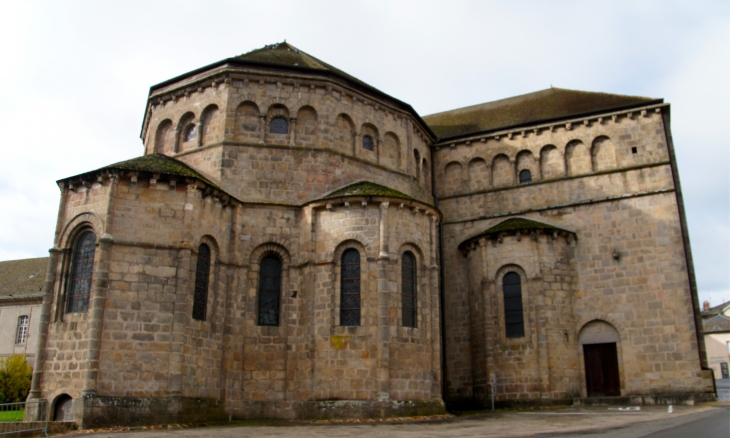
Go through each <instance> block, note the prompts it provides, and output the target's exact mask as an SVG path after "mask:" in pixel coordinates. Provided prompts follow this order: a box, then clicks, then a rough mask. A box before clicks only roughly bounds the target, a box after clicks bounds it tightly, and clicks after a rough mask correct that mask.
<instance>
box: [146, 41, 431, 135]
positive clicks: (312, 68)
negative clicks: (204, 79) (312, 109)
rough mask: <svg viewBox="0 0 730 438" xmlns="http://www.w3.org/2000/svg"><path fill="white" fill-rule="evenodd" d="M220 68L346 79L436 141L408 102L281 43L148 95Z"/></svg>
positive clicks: (167, 83)
mask: <svg viewBox="0 0 730 438" xmlns="http://www.w3.org/2000/svg"><path fill="white" fill-rule="evenodd" d="M220 67H232V68H236V67H244V68H254V69H264V70H268V69H279V70H281V69H285V70H290V71H294V72H297V73H309V74H311V73H314V74H316V75H319V76H324V77H329V78H339V79H344V80H346V81H347V82H349V83H350V85H351V86H354V87H353V88H356V89H359V90H360V91H365V92H368V93H373V94H375V95H379V96H380V97H383V98H385V99H387V100H388V101H390V102H391V103H392V104H394V106H395V107H397V108H400V109H401V110H404V111H406V112H409V113H410V114H411V115H412V116H413V117H414V118H415V120H416V121H417V122H418V124H419V125H420V126H421V127H422V128H423V130H424V131H425V132H426V133H427V134H428V135H429V136H431V137H435V135H434V134H433V132H432V131H431V129H430V128H429V126H428V125H427V124H426V122H424V121H423V119H422V118H421V116H420V115H419V114H418V113H417V112H416V111H415V110H414V109H413V107H412V106H410V105H409V104H407V103H406V102H403V101H401V100H399V99H396V98H395V97H393V96H390V95H388V94H386V93H384V92H382V91H380V90H378V89H377V88H375V87H373V86H372V85H369V84H368V83H366V82H363V81H361V80H360V79H358V78H356V77H354V76H352V75H350V74H348V73H345V72H344V71H342V70H340V69H338V68H336V67H333V66H332V65H330V64H327V63H326V62H324V61H322V60H320V59H318V58H315V57H314V56H312V55H310V54H308V53H306V52H304V51H302V50H300V49H298V48H296V47H294V46H292V45H291V44H289V43H287V42H286V41H284V42H282V43H274V44H269V45H267V46H264V47H262V48H260V49H255V50H252V51H250V52H246V53H244V54H242V55H238V56H234V57H231V58H226V59H223V60H221V61H218V62H214V63H213V64H210V65H206V66H204V67H201V68H198V69H195V70H193V71H189V72H187V73H184V74H182V75H180V76H176V77H174V78H172V79H168V80H166V81H164V82H160V83H159V84H156V85H153V86H152V87H150V93H149V95H150V96H152V95H153V94H154V93H155V92H156V91H158V90H160V89H163V88H165V87H168V86H170V85H172V84H175V83H177V82H180V81H183V80H185V79H187V78H190V77H192V76H195V75H197V74H200V73H203V72H206V71H210V70H213V69H217V68H220ZM147 111H148V109H145V120H146V119H147ZM144 126H145V125H144V123H143V126H142V131H143V133H142V135H144V129H145V128H144Z"/></svg>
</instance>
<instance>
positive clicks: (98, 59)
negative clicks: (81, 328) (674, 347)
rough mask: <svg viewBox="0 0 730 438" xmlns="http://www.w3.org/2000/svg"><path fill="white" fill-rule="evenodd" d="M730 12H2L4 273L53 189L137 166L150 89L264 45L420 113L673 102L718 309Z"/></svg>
mask: <svg viewBox="0 0 730 438" xmlns="http://www.w3.org/2000/svg"><path fill="white" fill-rule="evenodd" d="M729 23H730V2H728V1H727V0H725V1H700V0H693V1H683V2H679V1H677V2H673V1H668V0H661V1H640V0H633V1H620V0H613V1H610V2H608V1H544V0H542V1H494V2H492V1H471V2H470V1H456V0H448V1H440V2H435V1H425V0H418V1H402V0H398V1H392V0H391V1H373V0H368V1H341V0H340V1H302V0H299V1H285V0H278V1H276V2H273V1H263V0H258V1H251V2H244V1H213V0H207V1H182V0H175V1H148V0H145V1H131V0H124V1H117V2H111V1H105V2H101V1H93V2H92V1H85V2H79V1H68V0H66V1H63V2H59V1H55V2H50V1H49V2H45V1H34V2H20V1H14V2H11V1H3V2H0V60H1V61H2V64H1V65H2V66H1V68H0V83H2V85H0V132H1V133H2V143H0V144H1V145H2V146H1V147H2V158H1V159H0V209H1V210H0V211H2V214H1V215H0V260H10V259H18V258H27V257H42V256H46V255H47V251H48V248H50V247H51V246H52V244H53V232H54V226H55V219H56V212H57V208H58V201H59V190H58V187H57V186H56V184H55V181H56V180H57V179H60V178H63V177H66V176H71V175H75V174H78V173H82V172H85V171H89V170H92V169H96V168H98V167H101V166H104V165H107V164H111V163H114V162H117V161H120V160H124V159H128V158H132V157H135V156H139V155H141V154H142V152H143V151H142V142H141V140H140V138H139V132H140V127H141V124H142V117H143V114H144V109H145V102H146V98H147V93H148V91H149V87H150V86H151V85H153V84H156V83H159V82H162V81H164V80H166V79H169V78H172V77H174V76H177V75H179V74H182V73H185V72H187V71H190V70H193V69H195V68H198V67H201V66H204V65H207V64H210V63H212V62H215V61H218V60H221V59H224V58H227V57H230V56H234V55H238V54H241V53H244V52H247V51H250V50H253V49H255V48H259V47H262V46H264V45H266V44H271V43H274V42H278V41H283V40H285V39H286V40H287V41H288V42H289V43H290V44H292V45H294V46H296V47H298V48H300V49H302V50H304V51H305V52H307V53H310V54H312V55H314V56H316V57H318V58H320V59H322V60H324V61H325V62H328V63H330V64H332V65H334V66H336V67H338V68H340V69H342V70H344V71H346V72H347V73H350V74H352V75H353V76H356V77H358V78H359V79H362V80H363V81H365V82H367V83H369V84H371V85H373V86H374V87H376V88H378V89H380V90H382V91H384V92H385V93H388V94H390V95H392V96H394V97H396V98H398V99H400V100H403V101H405V102H408V103H410V104H411V105H412V106H413V107H414V108H415V109H416V111H418V112H419V113H420V114H421V115H427V114H431V113H434V112H440V111H444V110H449V109H453V108H458V107H462V106H467V105H472V104H477V103H482V102H488V101H492V100H497V99H501V98H505V97H510V96H514V95H519V94H524V93H529V92H533V91H537V90H542V89H545V88H548V87H550V86H551V85H553V86H556V87H562V88H571V89H579V90H586V91H603V92H609V93H617V94H628V95H640V96H649V97H655V98H659V97H661V98H664V99H665V101H666V102H670V103H671V104H672V132H673V134H674V141H675V146H676V149H677V156H678V161H679V170H680V175H681V178H682V188H683V191H684V195H685V202H686V204H685V205H686V208H687V216H688V222H689V228H690V238H691V242H692V251H693V253H694V262H695V267H696V271H697V281H698V285H699V290H700V299H701V300H703V299H710V300H711V302H712V304H713V305H717V304H720V303H721V302H723V301H730V172H729V170H730V153H729V150H730V123H729V122H730V32H729V27H730V25H729Z"/></svg>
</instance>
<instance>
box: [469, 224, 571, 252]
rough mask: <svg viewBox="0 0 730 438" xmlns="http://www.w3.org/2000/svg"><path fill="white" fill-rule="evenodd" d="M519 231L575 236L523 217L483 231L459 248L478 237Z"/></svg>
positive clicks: (561, 229)
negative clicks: (549, 232)
mask: <svg viewBox="0 0 730 438" xmlns="http://www.w3.org/2000/svg"><path fill="white" fill-rule="evenodd" d="M518 230H556V231H565V232H568V233H571V234H575V233H573V232H572V231H569V230H566V229H563V228H559V227H556V226H554V225H550V224H546V223H544V222H538V221H533V220H531V219H525V218H521V217H514V218H510V219H507V220H504V221H502V222H500V223H498V224H497V225H495V226H493V227H490V228H488V229H486V230H485V231H482V232H481V233H479V234H477V235H476V236H472V237H470V238H468V239H466V240H465V241H464V242H462V243H461V244H460V245H459V246H461V245H463V244H464V243H466V242H468V241H470V240H473V239H476V238H478V237H484V236H491V235H495V234H499V233H503V232H508V231H518Z"/></svg>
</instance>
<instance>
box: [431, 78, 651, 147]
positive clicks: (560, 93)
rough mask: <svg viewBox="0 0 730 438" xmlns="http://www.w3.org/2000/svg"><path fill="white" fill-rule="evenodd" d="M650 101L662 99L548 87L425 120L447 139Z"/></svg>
mask: <svg viewBox="0 0 730 438" xmlns="http://www.w3.org/2000/svg"><path fill="white" fill-rule="evenodd" d="M650 102H657V103H659V102H662V100H661V99H652V98H649V97H640V96H624V95H620V94H608V93H595V92H588V91H577V90H566V89H564V88H548V89H546V90H542V91H536V92H534V93H529V94H523V95H521V96H515V97H510V98H507V99H502V100H497V101H494V102H487V103H482V104H479V105H473V106H467V107H464V108H457V109H454V110H451V111H444V112H441V113H436V114H431V115H428V116H424V117H423V120H424V121H425V122H426V123H427V124H428V126H429V127H430V128H431V130H432V131H433V132H434V133H435V134H436V135H437V136H438V137H439V138H440V139H444V138H448V137H457V136H461V135H466V134H471V133H477V132H482V131H493V130H498V129H502V128H507V127H511V126H519V125H525V124H532V123H535V122H539V121H548V120H553V119H560V118H567V117H569V116H574V115H579V114H586V113H594V112H606V111H609V110H612V109H616V110H618V109H619V108H623V107H627V106H639V105H646V104H648V103H650Z"/></svg>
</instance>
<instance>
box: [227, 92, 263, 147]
mask: <svg viewBox="0 0 730 438" xmlns="http://www.w3.org/2000/svg"><path fill="white" fill-rule="evenodd" d="M259 115H260V112H259V107H258V105H256V104H255V103H253V102H251V101H246V102H242V103H241V104H240V105H238V107H237V108H236V117H235V127H234V129H233V138H234V140H236V141H249V142H254V141H255V142H258V141H259V139H260V129H261V121H260V117H259Z"/></svg>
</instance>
